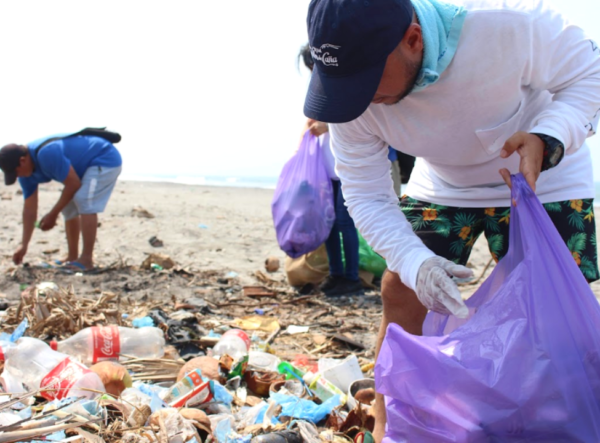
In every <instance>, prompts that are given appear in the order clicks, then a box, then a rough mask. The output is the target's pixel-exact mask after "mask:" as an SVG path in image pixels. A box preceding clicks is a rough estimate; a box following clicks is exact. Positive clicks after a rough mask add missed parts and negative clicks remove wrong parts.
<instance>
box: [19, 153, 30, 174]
mask: <svg viewBox="0 0 600 443" xmlns="http://www.w3.org/2000/svg"><path fill="white" fill-rule="evenodd" d="M16 171H17V177H30V176H31V174H33V162H32V161H31V157H30V156H29V155H24V156H23V157H21V159H20V160H19V166H17V168H16Z"/></svg>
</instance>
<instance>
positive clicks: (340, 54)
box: [304, 0, 413, 123]
mask: <svg viewBox="0 0 600 443" xmlns="http://www.w3.org/2000/svg"><path fill="white" fill-rule="evenodd" d="M412 18H413V7H412V4H411V3H410V0H312V1H311V2H310V6H309V7H308V17H307V19H306V21H307V25H308V44H309V46H310V51H311V54H312V57H313V60H314V62H315V66H314V68H313V72H312V76H311V79H310V85H309V87H308V93H307V94H306V100H305V101H304V114H305V115H306V116H307V117H309V118H313V119H315V120H318V121H322V122H327V123H344V122H349V121H352V120H354V119H356V118H358V117H360V115H361V114H362V113H363V112H365V110H366V109H367V108H368V107H369V104H370V103H371V100H373V97H374V96H375V92H376V91H377V87H378V86H379V82H380V81H381V76H382V75H383V69H384V67H385V63H386V60H387V57H388V56H389V55H390V54H391V53H392V51H393V50H394V49H395V48H396V46H398V44H399V43H400V41H401V40H402V38H403V37H404V34H405V33H406V30H407V29H408V27H409V26H410V24H411V22H412Z"/></svg>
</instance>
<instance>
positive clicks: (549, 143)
mask: <svg viewBox="0 0 600 443" xmlns="http://www.w3.org/2000/svg"><path fill="white" fill-rule="evenodd" d="M531 134H532V135H535V136H537V137H539V138H540V140H542V141H543V142H544V158H543V160H542V169H541V170H542V171H547V170H548V169H551V168H554V167H555V166H557V165H558V164H559V163H560V162H561V160H562V159H563V157H564V156H565V145H564V144H563V142H561V141H560V140H558V139H556V138H554V137H552V136H550V135H547V134H539V133H536V132H532V133H531Z"/></svg>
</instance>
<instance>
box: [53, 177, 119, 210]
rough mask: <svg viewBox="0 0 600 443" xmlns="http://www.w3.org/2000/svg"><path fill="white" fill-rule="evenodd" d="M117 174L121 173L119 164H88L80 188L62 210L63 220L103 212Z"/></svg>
mask: <svg viewBox="0 0 600 443" xmlns="http://www.w3.org/2000/svg"><path fill="white" fill-rule="evenodd" d="M119 174H121V166H117V167H116V168H106V167H104V166H90V167H89V168H88V169H87V171H85V174H83V177H82V179H81V188H79V190H78V191H77V192H76V193H75V195H74V196H73V199H72V200H71V201H70V202H69V204H68V205H67V206H65V208H64V209H63V210H62V214H63V217H64V218H65V220H71V219H72V218H75V217H77V216H79V215H80V214H99V213H101V212H104V209H105V208H106V205H107V203H108V200H109V199H110V195H111V194H112V191H113V189H114V188H115V184H116V183H117V178H118V177H119Z"/></svg>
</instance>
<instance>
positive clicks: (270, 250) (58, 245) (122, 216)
mask: <svg viewBox="0 0 600 443" xmlns="http://www.w3.org/2000/svg"><path fill="white" fill-rule="evenodd" d="M60 189H61V185H59V184H56V183H52V184H49V185H44V186H41V187H40V209H39V215H40V218H41V216H42V215H43V214H45V213H46V212H47V210H48V209H49V208H50V207H51V205H52V204H53V203H54V202H55V201H56V199H58V197H59V193H60ZM17 191H18V187H17V186H12V187H4V186H2V187H0V195H1V196H2V201H1V202H0V203H1V204H2V214H3V217H2V222H1V223H0V228H1V229H0V242H1V244H2V245H3V250H2V256H1V257H0V275H1V277H0V293H4V294H5V295H7V296H9V297H10V298H11V299H13V300H15V299H17V298H18V295H19V284H22V283H33V282H34V281H39V280H40V279H47V278H52V279H53V280H54V281H56V282H57V283H59V284H70V283H72V284H73V285H74V286H75V289H76V291H81V292H82V293H90V292H93V291H96V292H97V290H98V289H100V290H112V291H118V290H123V291H126V292H128V293H129V294H130V295H133V296H136V295H137V296H140V297H141V296H144V295H145V296H150V297H152V296H156V295H158V291H157V288H156V287H155V285H154V284H153V283H152V282H148V281H144V280H148V279H147V278H144V276H143V275H141V276H140V275H137V276H134V275H129V276H122V275H121V276H115V275H113V274H112V273H106V274H103V275H101V276H88V275H84V276H83V277H81V276H79V277H78V276H74V275H71V274H61V273H56V272H55V271H53V270H51V269H50V270H40V269H39V268H38V266H39V265H40V264H42V263H44V262H46V263H52V262H53V260H54V259H59V258H61V257H63V256H64V255H65V254H66V242H65V240H64V227H63V223H62V220H60V221H59V225H58V226H57V227H56V228H54V229H53V230H52V231H50V232H42V231H40V230H36V231H35V234H34V237H33V240H32V242H31V244H30V247H29V252H28V254H27V256H26V258H25V261H26V262H27V263H28V264H30V265H31V267H30V268H29V269H28V268H21V269H17V268H16V267H15V266H14V265H13V264H12V262H11V257H12V253H13V251H14V250H15V248H16V247H17V245H18V243H19V242H20V238H21V223H20V218H21V208H22V196H21V195H18V193H17ZM272 195H273V191H272V190H267V189H249V188H230V187H210V186H190V185H179V184H169V183H149V182H119V183H118V184H117V187H116V189H115V192H114V194H113V197H112V199H111V201H110V203H109V206H108V208H107V211H106V212H105V213H104V214H102V215H101V217H100V227H99V229H98V243H97V246H96V263H97V265H99V266H101V267H102V266H104V267H106V266H110V265H111V264H113V263H115V262H119V261H121V262H124V263H127V264H129V265H139V264H141V262H142V261H143V260H144V258H145V257H146V255H147V254H148V253H152V252H161V253H164V254H168V255H169V256H171V257H172V258H173V259H174V260H175V261H176V262H177V264H178V265H179V266H181V267H183V268H188V269H191V270H201V271H206V270H216V271H219V272H222V273H224V274H225V273H227V272H231V271H232V272H235V273H237V274H239V278H240V280H241V283H242V284H246V283H251V282H253V281H254V280H253V278H252V274H253V273H254V272H255V271H256V270H261V269H263V268H264V260H265V259H266V258H267V257H269V256H276V257H279V258H280V260H281V263H282V265H283V262H284V258H285V254H283V253H282V252H281V251H280V249H279V247H278V245H277V241H276V239H275V232H274V229H273V224H272V220H271V210H270V203H271V198H272ZM135 207H142V208H144V209H145V210H147V211H149V212H150V213H151V214H152V215H154V218H140V217H138V216H136V215H134V213H133V212H132V211H133V209H134V208H135ZM152 236H157V237H158V238H159V239H160V240H162V241H163V242H164V246H163V247H161V248H154V247H152V246H151V245H150V244H149V241H148V240H149V239H150V237H152ZM488 261H489V253H488V252H487V245H486V242H485V240H484V239H483V238H481V239H479V241H478V242H477V244H476V246H475V249H474V252H473V254H472V256H471V260H470V265H471V266H472V267H473V269H474V271H475V274H476V275H477V276H479V275H480V274H481V273H482V271H483V269H484V267H485V265H486V264H487V262H488ZM487 274H489V270H488V272H487V273H486V275H487ZM273 277H275V278H276V279H284V278H285V275H284V272H283V271H282V270H280V271H279V272H277V273H275V274H274V275H273ZM184 283H185V280H182V282H181V285H183V286H182V287H179V283H178V282H176V281H171V282H168V284H165V285H163V286H161V288H162V292H163V294H162V295H161V296H164V291H167V292H168V293H169V295H172V294H175V295H185V294H186V287H185V285H184ZM475 288H476V287H473V286H471V287H463V290H464V292H465V294H466V295H468V294H470V293H472V292H473V291H474V289H475ZM593 288H594V290H595V293H597V294H600V283H596V284H594V285H593Z"/></svg>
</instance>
